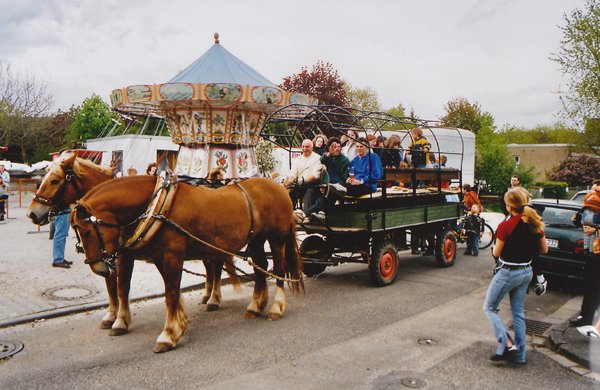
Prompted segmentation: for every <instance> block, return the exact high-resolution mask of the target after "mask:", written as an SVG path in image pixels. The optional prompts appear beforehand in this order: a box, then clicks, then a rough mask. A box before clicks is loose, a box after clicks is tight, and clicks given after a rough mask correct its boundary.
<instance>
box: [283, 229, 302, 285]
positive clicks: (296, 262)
mask: <svg viewBox="0 0 600 390" xmlns="http://www.w3.org/2000/svg"><path fill="white" fill-rule="evenodd" d="M285 260H286V261H285V268H286V269H285V274H286V276H287V277H288V278H290V279H296V280H298V281H297V282H288V286H289V287H290V289H291V290H292V292H293V293H294V294H297V293H299V292H304V281H303V280H302V258H301V257H300V251H299V250H298V241H296V224H295V223H293V222H292V223H291V224H290V229H289V231H288V236H287V241H286V243H285Z"/></svg>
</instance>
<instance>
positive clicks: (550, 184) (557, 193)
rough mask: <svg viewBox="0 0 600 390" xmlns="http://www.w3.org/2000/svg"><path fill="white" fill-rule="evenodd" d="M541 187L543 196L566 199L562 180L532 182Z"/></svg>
mask: <svg viewBox="0 0 600 390" xmlns="http://www.w3.org/2000/svg"><path fill="white" fill-rule="evenodd" d="M533 185H534V186H535V187H537V188H541V189H542V197H543V198H553V199H554V198H556V199H567V187H568V186H569V185H568V184H567V183H566V182H564V181H539V182H536V183H534V184H533Z"/></svg>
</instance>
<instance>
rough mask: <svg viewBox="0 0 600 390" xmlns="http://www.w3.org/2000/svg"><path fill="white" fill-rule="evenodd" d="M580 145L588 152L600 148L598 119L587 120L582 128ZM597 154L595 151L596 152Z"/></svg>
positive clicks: (599, 119) (599, 122)
mask: <svg viewBox="0 0 600 390" xmlns="http://www.w3.org/2000/svg"><path fill="white" fill-rule="evenodd" d="M582 138H583V141H582V144H583V145H584V147H585V148H586V149H587V150H588V151H593V150H594V149H593V148H594V147H596V148H597V147H598V146H600V118H594V119H588V120H587V121H586V124H585V127H584V128H583V137H582ZM596 152H597V151H596Z"/></svg>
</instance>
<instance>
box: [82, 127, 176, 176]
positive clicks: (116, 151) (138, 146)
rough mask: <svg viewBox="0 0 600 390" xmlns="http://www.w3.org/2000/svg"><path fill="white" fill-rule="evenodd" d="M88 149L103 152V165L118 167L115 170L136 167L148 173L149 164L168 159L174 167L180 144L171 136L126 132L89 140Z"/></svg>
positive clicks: (120, 170)
mask: <svg viewBox="0 0 600 390" xmlns="http://www.w3.org/2000/svg"><path fill="white" fill-rule="evenodd" d="M86 144H87V149H88V150H95V151H101V152H102V161H101V162H100V164H102V165H112V166H115V167H116V170H115V172H116V173H117V174H118V173H119V172H120V173H121V175H126V174H127V169H129V168H135V169H136V170H137V172H138V174H143V173H146V167H147V166H148V164H150V163H153V162H157V161H159V160H161V159H163V158H166V159H167V162H168V164H169V166H170V167H171V169H172V168H174V166H175V161H176V160H177V151H178V150H179V145H177V144H174V143H173V142H172V141H171V137H162V136H151V135H135V134H126V135H118V136H115V137H106V138H96V139H90V140H88V141H87V143H86Z"/></svg>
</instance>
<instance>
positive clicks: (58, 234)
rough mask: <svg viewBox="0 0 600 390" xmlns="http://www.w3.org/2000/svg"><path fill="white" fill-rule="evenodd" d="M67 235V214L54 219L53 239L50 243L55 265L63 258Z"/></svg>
mask: <svg viewBox="0 0 600 390" xmlns="http://www.w3.org/2000/svg"><path fill="white" fill-rule="evenodd" d="M68 235H69V213H66V214H60V215H57V216H55V217H54V239H53V241H52V256H53V257H54V262H55V263H60V262H61V261H63V260H64V258H65V246H66V244H67V236H68Z"/></svg>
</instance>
